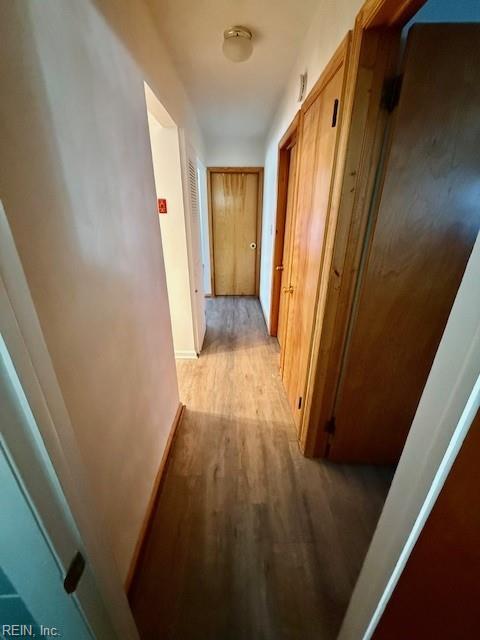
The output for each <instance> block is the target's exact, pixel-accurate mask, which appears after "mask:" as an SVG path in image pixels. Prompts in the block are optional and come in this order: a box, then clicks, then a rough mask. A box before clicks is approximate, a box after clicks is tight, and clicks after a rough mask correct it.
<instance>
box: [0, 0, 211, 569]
mask: <svg viewBox="0 0 480 640" xmlns="http://www.w3.org/2000/svg"><path fill="white" fill-rule="evenodd" d="M0 30H1V33H0V47H1V52H0V66H1V73H0V77H1V78H2V80H1V82H2V86H1V93H2V100H1V101H0V122H1V123H2V127H1V130H0V135H1V142H0V164H1V166H2V172H1V175H0V190H1V195H2V199H3V202H4V205H5V211H6V214H7V217H8V221H9V225H10V227H11V229H12V233H13V237H14V239H15V243H16V245H17V249H18V253H19V256H20V259H21V262H22V266H23V269H24V271H25V274H26V278H27V282H28V286H29V288H30V291H31V295H32V298H33V302H34V304H35V308H36V311H37V314H38V317H39V320H40V324H41V327H42V330H43V333H44V337H45V341H46V344H47V348H48V351H49V353H50V356H51V360H52V363H53V367H54V370H55V373H56V376H57V378H58V382H59V385H60V388H61V391H62V395H63V397H64V400H65V404H66V407H67V410H68V414H69V417H70V419H71V423H72V425H73V429H74V433H75V437H76V438H77V440H78V446H79V449H80V451H81V454H82V457H83V460H84V464H85V467H86V470H87V476H88V479H89V482H90V484H91V487H92V490H93V491H92V492H93V495H94V496H95V500H96V508H97V511H98V513H99V514H100V517H101V522H102V523H103V525H102V526H103V529H104V530H105V532H107V537H108V539H109V542H110V545H111V547H112V549H113V551H114V554H115V557H116V561H117V563H118V567H119V573H120V575H121V577H122V578H125V576H126V573H127V570H128V567H129V563H130V560H131V558H132V553H133V550H134V547H135V544H136V541H137V538H138V534H139V532H140V528H141V525H142V522H143V519H144V516H145V511H146V506H147V503H148V500H149V497H150V494H151V491H152V488H153V483H154V478H155V475H156V473H157V471H158V467H159V464H160V461H161V459H162V455H163V452H164V448H165V444H166V442H167V438H168V435H169V431H170V427H171V425H172V421H173V419H174V416H175V412H176V410H177V407H178V403H179V397H178V387H177V380H176V371H175V361H174V354H173V343H172V334H171V328H170V318H169V310H168V301H167V288H166V281H165V270H164V264H163V256H162V247H161V240H160V229H159V224H158V214H157V212H156V193H155V185H154V177H153V171H152V159H151V152H150V141H149V135H148V124H147V116H146V108H145V96H144V85H143V82H144V80H147V81H148V83H149V85H150V86H151V87H152V89H153V90H154V91H155V93H156V95H157V96H158V97H159V98H160V99H161V100H162V102H163V104H164V105H165V106H166V107H167V108H168V110H169V112H170V113H171V115H172V116H173V117H174V118H175V120H176V122H177V124H178V125H179V126H181V127H182V128H184V129H186V130H187V131H188V135H189V138H190V139H192V140H193V141H194V143H195V146H196V148H197V149H199V150H200V151H201V152H202V150H203V141H202V139H201V135H200V132H199V129H198V126H197V125H196V122H195V118H194V115H193V110H192V108H191V106H190V104H189V102H188V99H187V97H186V93H185V91H184V89H183V87H182V85H181V83H180V81H179V80H178V77H177V76H176V73H175V70H174V67H173V65H172V64H171V61H170V59H169V57H168V55H167V53H166V49H165V47H164V45H163V43H162V42H161V41H160V40H159V36H158V33H157V31H156V29H155V27H154V24H153V21H152V19H151V16H150V14H149V12H148V10H147V9H146V7H145V5H144V3H143V2H142V1H141V0H124V2H122V3H118V2H116V1H114V0H97V2H93V1H92V0H75V2H68V3H58V2H57V1H56V0H42V2H41V3H38V2H2V3H1V4H0ZM59 437H60V438H61V437H63V436H62V434H59Z"/></svg>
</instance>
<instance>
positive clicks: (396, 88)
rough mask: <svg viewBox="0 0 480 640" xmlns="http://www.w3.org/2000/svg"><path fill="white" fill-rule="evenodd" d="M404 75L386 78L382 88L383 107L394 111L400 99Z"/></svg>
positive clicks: (389, 111) (390, 111)
mask: <svg viewBox="0 0 480 640" xmlns="http://www.w3.org/2000/svg"><path fill="white" fill-rule="evenodd" d="M402 80H403V76H401V75H399V76H392V77H391V78H386V79H385V82H384V83H383V90H382V107H383V108H384V109H386V110H387V111H388V113H392V111H393V110H394V109H395V107H396V106H397V104H398V101H399V100H400V92H401V90H402Z"/></svg>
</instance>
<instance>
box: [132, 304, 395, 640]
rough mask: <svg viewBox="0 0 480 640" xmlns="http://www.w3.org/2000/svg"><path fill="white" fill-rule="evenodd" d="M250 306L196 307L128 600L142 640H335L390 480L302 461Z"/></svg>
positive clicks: (360, 469) (274, 356) (274, 358)
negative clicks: (197, 343) (201, 319)
mask: <svg viewBox="0 0 480 640" xmlns="http://www.w3.org/2000/svg"><path fill="white" fill-rule="evenodd" d="M278 361H279V350H278V343H277V341H276V339H275V338H270V337H269V336H268V335H267V332H266V328H265V323H264V320H263V316H262V312H261V309H260V305H259V302H258V300H257V299H255V298H214V299H210V300H208V301H207V336H206V340H205V347H204V351H203V353H202V355H201V357H200V358H199V359H198V361H180V362H178V370H179V383H180V391H181V399H182V401H183V402H184V403H185V404H186V405H187V409H186V412H185V415H184V419H183V422H182V424H181V426H180V430H179V434H178V437H177V440H176V443H175V446H174V450H173V454H172V458H171V463H170V466H169V469H168V473H167V478H166V481H165V484H164V487H163V491H162V494H161V496H160V499H159V502H158V505H157V508H156V512H155V516H154V521H153V526H152V529H151V532H150V535H149V539H148V541H147V545H146V550H145V554H144V556H143V560H142V564H141V565H140V568H139V571H138V573H137V577H136V580H135V583H134V588H133V591H132V596H131V604H132V609H133V612H134V615H135V618H136V621H137V624H138V627H139V630H140V632H141V634H142V638H143V640H155V639H157V638H158V639H163V638H168V639H176V640H190V639H196V640H197V639H198V640H214V639H215V640H236V639H242V640H243V639H245V640H247V639H248V640H257V639H258V640H260V639H268V640H270V639H272V640H277V639H278V640H281V639H289V640H290V639H295V640H297V639H298V640H309V639H312V640H313V639H315V640H324V639H325V640H327V639H330V638H332V639H333V638H335V637H336V634H337V632H338V629H339V625H340V623H341V620H342V617H343V614H344V612H345V609H346V606H347V603H348V600H349V597H350V594H351V591H352V589H353V586H354V583H355V580H356V578H357V575H358V573H359V570H360V567H361V564H362V561H363V558H364V555H365V553H366V550H367V547H368V544H369V541H370V538H371V536H372V534H373V531H374V528H375V525H376V522H377V519H378V517H379V515H380V511H381V508H382V505H383V502H384V500H385V497H386V494H387V491H388V487H389V485H390V481H391V478H392V473H393V472H392V469H391V468H380V467H366V466H345V465H334V464H331V463H328V462H325V461H319V460H308V459H306V458H304V457H303V456H302V455H301V453H300V451H299V449H298V445H297V441H296V434H295V429H294V425H293V420H292V418H291V415H290V410H289V407H288V404H287V400H286V397H285V392H284V389H283V386H282V382H281V379H280V377H279V373H278Z"/></svg>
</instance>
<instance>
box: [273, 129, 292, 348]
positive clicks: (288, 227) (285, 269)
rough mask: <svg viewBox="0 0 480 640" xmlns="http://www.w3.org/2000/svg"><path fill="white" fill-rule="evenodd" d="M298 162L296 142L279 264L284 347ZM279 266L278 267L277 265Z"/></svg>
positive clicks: (279, 335)
mask: <svg viewBox="0 0 480 640" xmlns="http://www.w3.org/2000/svg"><path fill="white" fill-rule="evenodd" d="M296 164H297V144H296V142H295V143H294V144H293V145H292V146H291V147H290V149H289V161H288V184H287V209H286V214H285V234H284V240H283V257H282V263H281V265H279V266H280V267H281V269H282V272H281V273H282V277H281V279H280V303H279V309H278V327H277V339H278V343H279V344H280V348H282V349H283V346H284V343H285V332H286V330H287V315H288V303H289V301H290V293H289V291H288V288H289V286H290V277H291V253H292V232H293V228H294V219H293V217H294V213H295V211H294V204H295V171H296ZM277 268H278V267H277Z"/></svg>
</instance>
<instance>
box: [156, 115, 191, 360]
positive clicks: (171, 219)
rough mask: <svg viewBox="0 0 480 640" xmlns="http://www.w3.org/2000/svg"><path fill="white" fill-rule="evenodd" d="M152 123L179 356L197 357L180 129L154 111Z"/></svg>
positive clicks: (162, 231)
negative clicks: (163, 121)
mask: <svg viewBox="0 0 480 640" xmlns="http://www.w3.org/2000/svg"><path fill="white" fill-rule="evenodd" d="M148 124H149V129H150V142H151V146H152V160H153V171H154V175H155V187H156V191H157V197H158V198H166V199H167V207H168V213H167V214H161V215H159V216H158V217H159V224H160V229H161V235H162V247H163V260H164V263H165V273H166V278H167V290H168V301H169V306H170V318H171V322H172V334H173V346H174V350H175V356H176V357H180V358H182V357H191V358H195V357H196V351H195V338H194V328H193V310H192V302H191V298H190V281H189V275H188V274H189V271H188V270H189V264H188V250H187V236H186V228H185V208H184V202H183V189H182V167H181V158H180V147H179V142H180V141H179V135H178V129H177V128H176V127H162V125H161V124H160V123H159V122H157V120H156V119H155V118H154V117H153V115H151V114H150V113H149V114H148Z"/></svg>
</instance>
